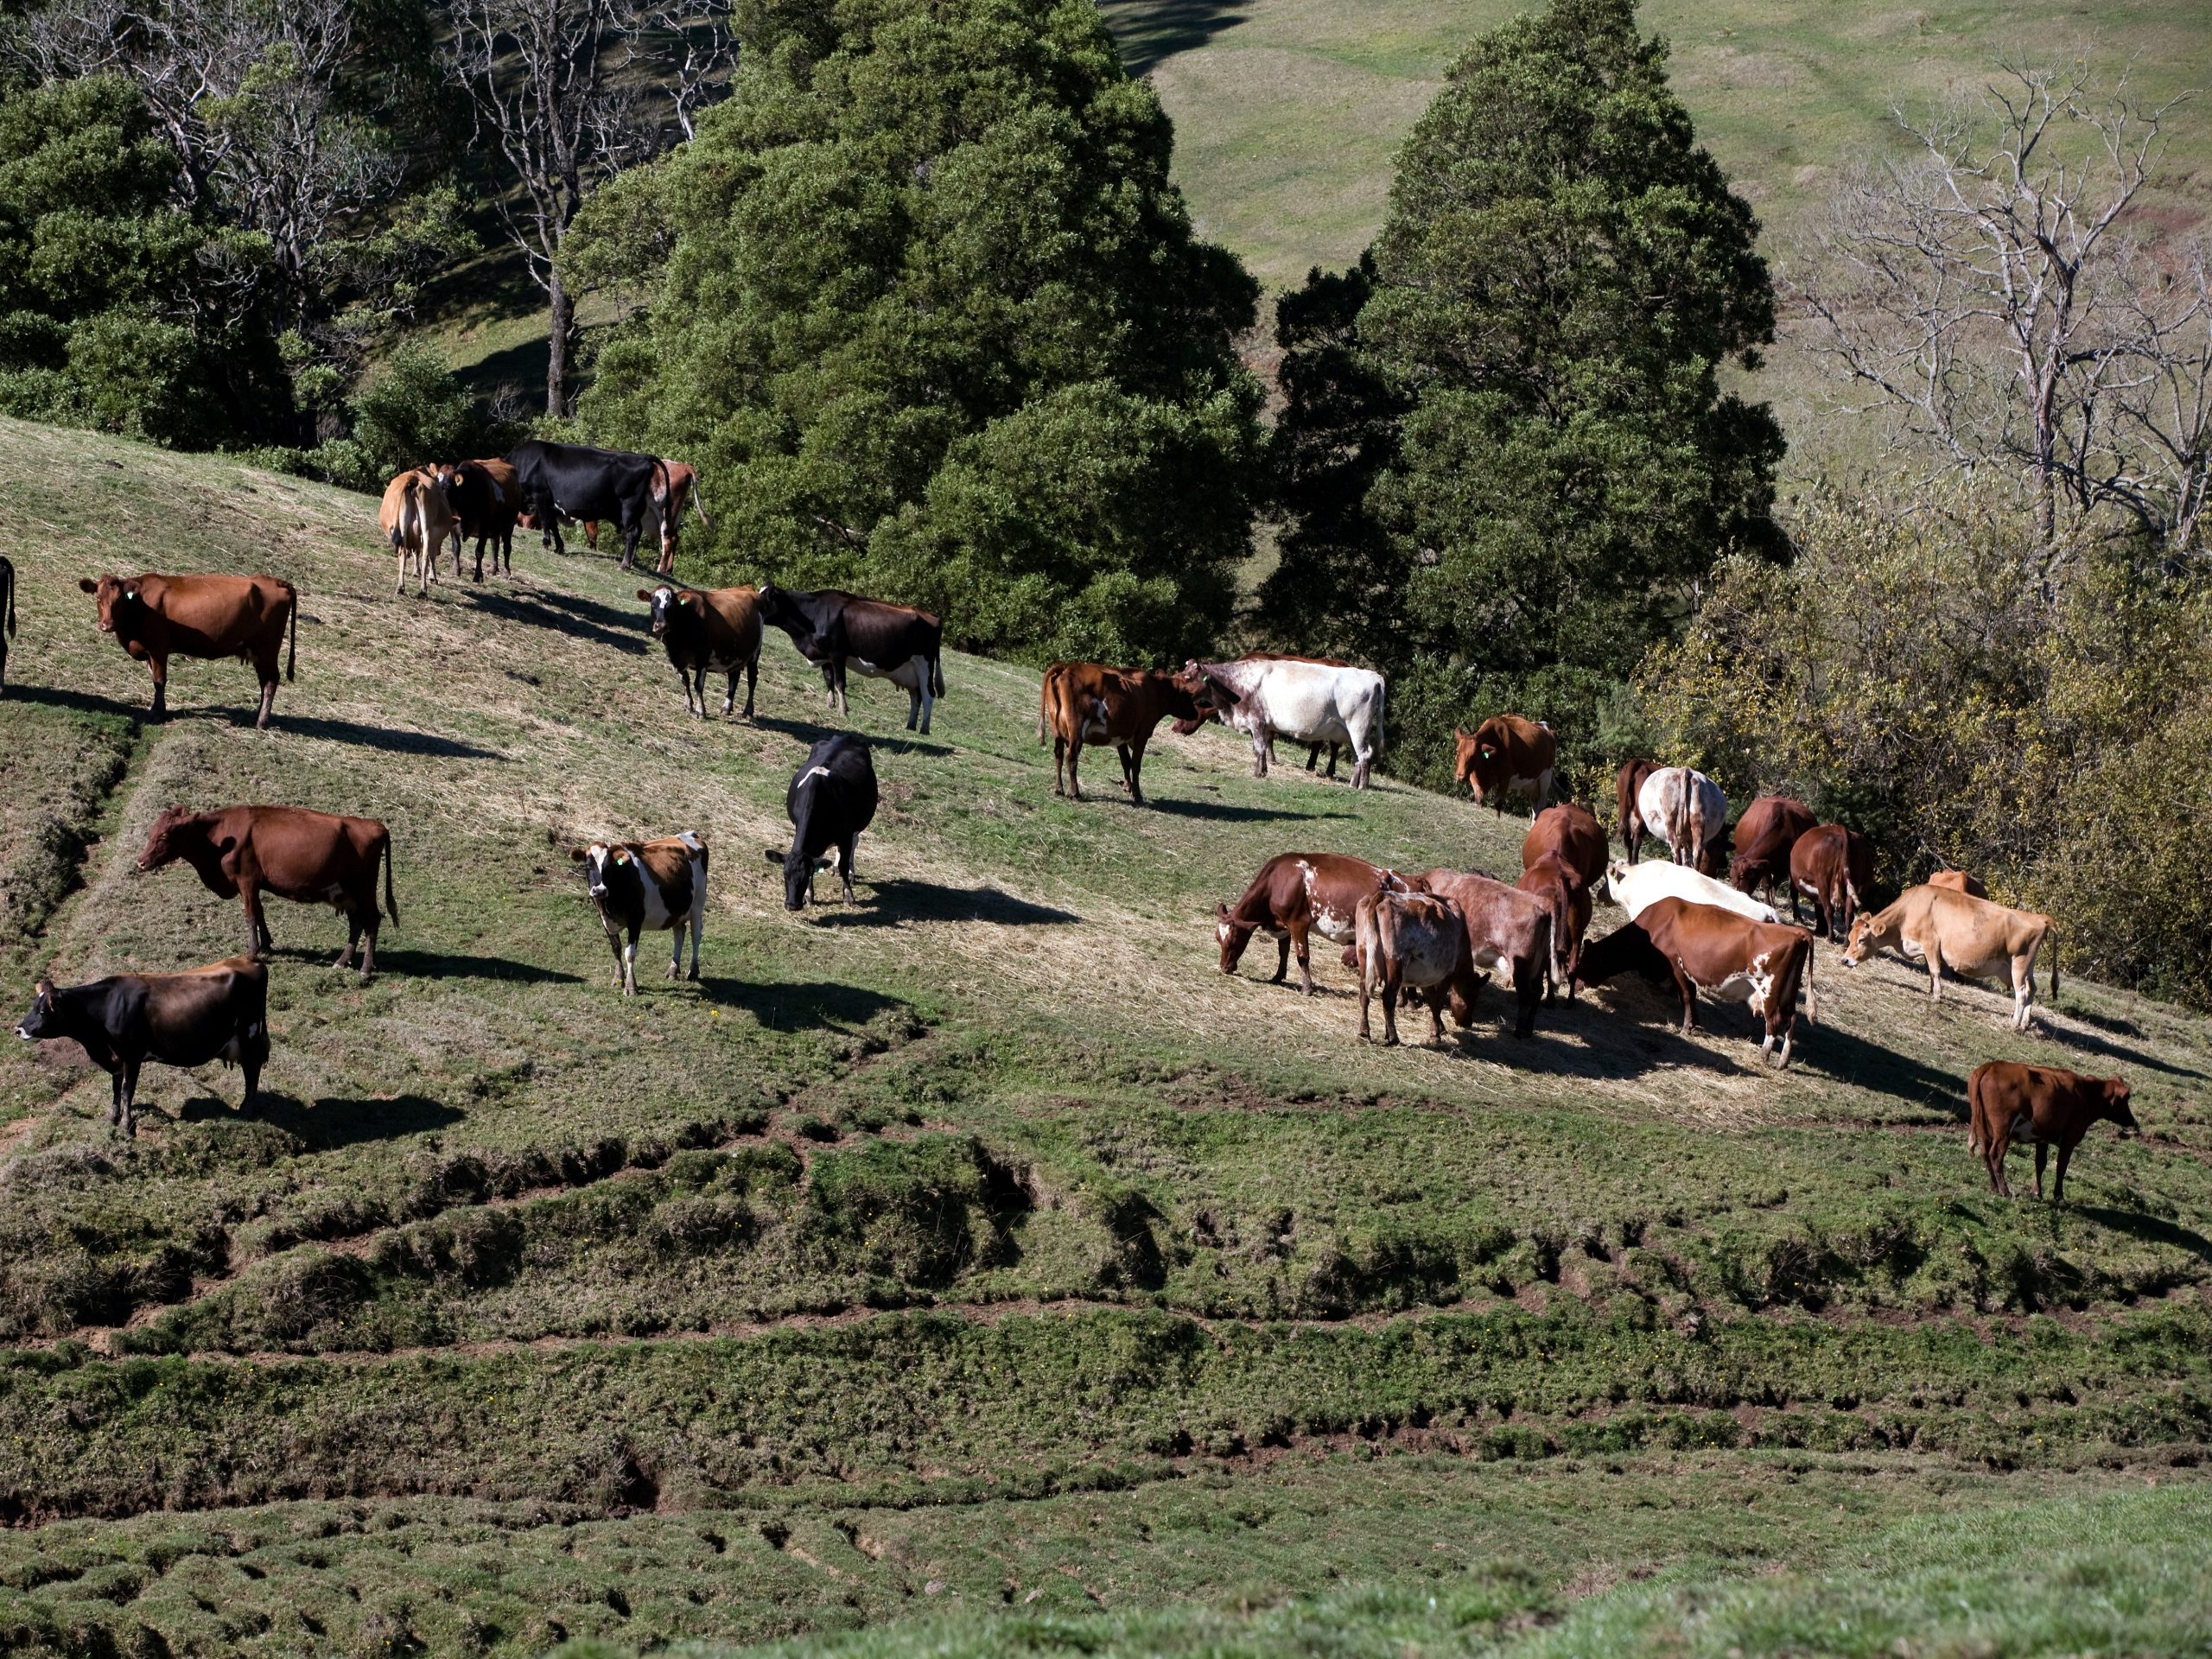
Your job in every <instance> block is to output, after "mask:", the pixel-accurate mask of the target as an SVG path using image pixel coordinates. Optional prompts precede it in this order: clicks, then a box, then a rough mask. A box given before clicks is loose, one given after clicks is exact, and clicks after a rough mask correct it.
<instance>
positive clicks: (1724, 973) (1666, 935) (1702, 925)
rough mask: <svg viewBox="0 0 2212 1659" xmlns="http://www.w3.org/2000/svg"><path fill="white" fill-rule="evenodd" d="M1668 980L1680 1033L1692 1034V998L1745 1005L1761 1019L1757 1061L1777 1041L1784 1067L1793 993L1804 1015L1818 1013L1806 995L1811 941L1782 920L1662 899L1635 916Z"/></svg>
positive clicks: (1792, 1028) (1791, 1034) (1791, 1035)
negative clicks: (1678, 1003)
mask: <svg viewBox="0 0 2212 1659" xmlns="http://www.w3.org/2000/svg"><path fill="white" fill-rule="evenodd" d="M1636 925H1637V926H1638V927H1640V928H1642V929H1643V931H1644V933H1645V935H1646V937H1648V938H1649V939H1650V941H1651V944H1652V946H1653V948H1654V949H1656V950H1657V951H1658V952H1659V954H1660V955H1661V956H1662V957H1665V958H1666V960H1667V965H1668V967H1669V969H1672V970H1673V973H1674V976H1675V989H1677V990H1678V991H1680V992H1681V995H1682V1034H1683V1035H1684V1036H1685V1037H1687V1036H1688V1035H1689V1033H1691V1032H1693V1031H1694V1030H1696V1029H1697V994H1698V992H1699V991H1700V990H1703V991H1705V992H1707V993H1708V994H1709V995H1713V996H1716V997H1719V998H1720V999H1721V1000H1722V1001H1728V1002H1745V1001H1747V1002H1749V1003H1750V1004H1751V1012H1752V1014H1756V1015H1758V1016H1759V1017H1760V1018H1762V1019H1763V1020H1765V1022H1766V1035H1765V1037H1764V1039H1762V1040H1761V1042H1760V1043H1759V1058H1761V1059H1764V1058H1766V1057H1767V1055H1768V1053H1769V1052H1770V1051H1771V1050H1772V1048H1773V1047H1774V1039H1776V1038H1777V1037H1779V1038H1781V1039H1782V1064H1783V1065H1785V1066H1786V1065H1789V1049H1790V1044H1791V1042H1792V1041H1793V1039H1795V1037H1796V1026H1797V992H1798V989H1799V988H1800V987H1802V988H1803V989H1804V992H1805V1018H1806V1020H1808V1022H1809V1021H1811V1020H1814V1019H1815V1017H1816V1016H1817V1014H1818V1013H1819V1005H1818V1004H1817V1002H1816V1001H1815V998H1814V995H1813V936H1812V935H1811V934H1810V933H1808V932H1807V931H1805V930H1804V929H1803V928H1802V927H1791V926H1789V925H1788V924H1787V923H1783V922H1774V923H1768V922H1755V921H1753V920H1751V918H1749V917H1748V916H1738V914H1737V913H1736V912H1734V911H1732V910H1723V909H1721V908H1720V907H1719V906H1718V905H1693V904H1690V903H1688V901H1686V900H1684V899H1661V900H1660V901H1659V902H1658V903H1657V904H1656V905H1653V906H1650V907H1649V909H1647V910H1646V911H1644V912H1643V914H1642V915H1640V916H1638V917H1637V918H1636Z"/></svg>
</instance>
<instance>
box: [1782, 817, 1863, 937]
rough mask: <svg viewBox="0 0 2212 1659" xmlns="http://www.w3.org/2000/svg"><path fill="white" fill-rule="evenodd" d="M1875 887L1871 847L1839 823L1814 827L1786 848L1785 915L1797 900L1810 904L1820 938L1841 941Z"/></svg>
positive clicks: (1793, 910) (1793, 911)
mask: <svg viewBox="0 0 2212 1659" xmlns="http://www.w3.org/2000/svg"><path fill="white" fill-rule="evenodd" d="M1873 885H1874V844H1873V843H1872V842H1870V841H1868V840H1867V839H1866V836H1862V835H1860V834H1859V832H1858V831H1857V830H1855V829H1845V828H1844V827H1843V825H1841V824H1840V823H1822V824H1815V826H1814V827H1813V828H1812V829H1808V830H1807V831H1806V832H1805V833H1804V834H1803V835H1802V836H1798V837H1797V842H1796V845H1795V846H1793V847H1792V848H1790V849H1789V913H1790V916H1791V917H1792V918H1796V917H1797V915H1798V914H1799V912H1798V899H1799V898H1800V897H1801V896H1802V897H1804V898H1808V899H1811V900H1812V901H1813V920H1814V922H1815V925H1816V929H1817V931H1819V933H1820V934H1821V937H1822V938H1838V939H1840V938H1843V937H1846V936H1848V935H1849V933H1850V931H1851V923H1852V918H1853V917H1854V916H1856V915H1857V914H1858V913H1859V906H1861V905H1863V904H1865V903H1866V894H1867V893H1869V892H1871V891H1872V888H1873Z"/></svg>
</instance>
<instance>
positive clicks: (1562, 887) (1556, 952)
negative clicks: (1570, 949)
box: [1546, 880, 1574, 995]
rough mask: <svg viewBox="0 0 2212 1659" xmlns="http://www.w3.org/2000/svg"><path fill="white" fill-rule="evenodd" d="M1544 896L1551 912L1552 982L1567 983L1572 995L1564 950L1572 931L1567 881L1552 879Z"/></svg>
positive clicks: (1570, 902) (1571, 897) (1570, 900)
mask: <svg viewBox="0 0 2212 1659" xmlns="http://www.w3.org/2000/svg"><path fill="white" fill-rule="evenodd" d="M1546 897H1547V898H1548V899H1550V901H1551V912H1552V982H1553V983H1554V984H1555V985H1567V986H1568V991H1569V994H1570V995H1572V994H1573V987H1572V985H1570V984H1569V983H1568V980H1567V955H1566V952H1567V939H1568V936H1569V935H1570V934H1572V933H1573V927H1572V926H1571V925H1569V920H1568V917H1569V907H1570V906H1572V905H1573V902H1574V900H1573V896H1572V895H1571V894H1569V893H1568V892H1567V883H1566V882H1565V881H1564V880H1554V881H1553V882H1552V890H1551V892H1550V893H1548V894H1547V895H1546Z"/></svg>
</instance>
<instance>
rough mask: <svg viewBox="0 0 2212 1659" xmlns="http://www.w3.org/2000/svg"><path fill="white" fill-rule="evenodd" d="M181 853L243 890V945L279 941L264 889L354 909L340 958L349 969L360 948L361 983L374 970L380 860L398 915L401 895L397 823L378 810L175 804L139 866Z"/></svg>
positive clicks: (234, 892)
mask: <svg viewBox="0 0 2212 1659" xmlns="http://www.w3.org/2000/svg"><path fill="white" fill-rule="evenodd" d="M178 859H182V860H183V861H185V862H186V863H188V864H189V865H191V866H192V868H193V869H194V871H195V872H196V873H197V874H198V875H199V877H200V885H201V886H203V887H206V888H207V891H208V892H210V893H213V894H214V895H215V896H216V897H217V898H218V899H238V900H240V901H241V902H242V903H243V904H244V905H245V941H246V944H245V948H246V954H247V955H248V956H250V957H259V958H266V957H268V955H269V953H270V950H272V949H274V947H275V941H274V940H272V939H271V938H270V936H269V923H268V919H267V918H265V917H264V915H263V914H262V911H261V895H262V894H263V893H275V894H276V895H277V897H278V898H279V899H296V900H297V901H298V902H299V903H301V904H303V905H328V906H331V907H332V908H333V909H334V910H336V911H337V912H338V913H339V914H340V915H341V916H343V917H345V918H346V949H345V950H342V951H340V953H339V957H338V961H337V962H336V963H335V964H334V965H335V966H337V967H340V968H343V967H345V966H346V964H347V963H350V962H352V961H353V947H354V946H355V945H356V944H359V945H360V947H361V982H362V983H363V984H364V985H365V984H367V983H368V982H369V976H370V975H372V974H373V973H374V972H376V966H377V928H378V925H380V922H381V919H382V918H381V917H380V915H379V913H378V910H377V866H378V865H379V864H381V865H383V866H384V902H385V909H387V910H389V911H390V912H391V919H392V921H393V922H394V923H397V921H398V920H399V904H398V901H397V899H394V898H393V897H392V896H391V830H389V829H385V826H384V825H383V824H382V823H380V822H378V820H377V819H375V818H341V817H337V816H336V815H335V814H333V813H329V812H314V811H309V810H308V809H307V808H305V807H302V806H226V807H221V808H219V809H218V810H215V811H213V812H190V811H187V810H185V809H184V808H183V807H182V806H181V805H180V806H172V807H170V808H169V809H168V810H167V811H165V812H163V813H162V816H161V817H158V818H156V819H155V820H154V828H153V832H152V833H151V834H150V835H149V836H147V837H146V850H145V851H144V852H143V853H141V854H140V855H138V868H140V869H141V870H157V869H159V868H162V866H163V865H164V864H173V863H175V861H177V860H178Z"/></svg>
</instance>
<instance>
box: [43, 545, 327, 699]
mask: <svg viewBox="0 0 2212 1659" xmlns="http://www.w3.org/2000/svg"><path fill="white" fill-rule="evenodd" d="M77 586H78V587H79V588H83V589H84V590H85V592H86V593H88V594H92V596H93V598H94V599H96V600H97V601H99V615H100V632H102V633H111V634H113V635H114V636H115V637H116V639H118V641H119V642H120V643H121V644H122V646H123V648H124V651H126V652H130V655H131V656H132V657H134V658H137V660H138V661H140V662H142V663H143V664H146V665H147V667H149V668H150V669H151V670H152V671H153V672H154V707H153V710H152V715H153V718H154V719H156V720H159V719H161V718H162V715H164V714H166V713H167V712H168V682H169V658H171V657H173V656H174V657H202V658H211V659H212V658H218V657H238V658H246V657H251V658H252V659H253V667H254V671H255V673H257V674H258V675H259V676H260V677H261V715H260V718H259V719H257V720H256V721H254V722H253V723H254V724H255V725H257V726H266V725H268V724H269V711H270V708H271V707H273V706H274V704H275V703H276V701H277V651H278V650H279V649H280V648H281V647H283V646H284V643H285V641H284V631H285V628H286V626H287V625H289V626H290V629H291V636H292V637H291V644H290V646H289V651H288V653H287V655H286V657H285V659H284V677H285V678H286V679H288V680H289V679H290V678H291V677H292V671H293V669H294V668H295V667H296V665H297V664H298V662H299V655H300V596H299V594H298V592H297V591H296V589H295V588H293V586H292V584H291V583H290V582H284V581H281V580H279V579H278V578H277V577H275V576H162V575H155V574H153V573H152V572H151V571H149V572H147V573H146V574H145V575H140V576H101V577H99V579H98V580H94V579H93V578H92V577H91V576H86V577H83V578H82V579H80V580H79V582H78V583H77Z"/></svg>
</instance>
